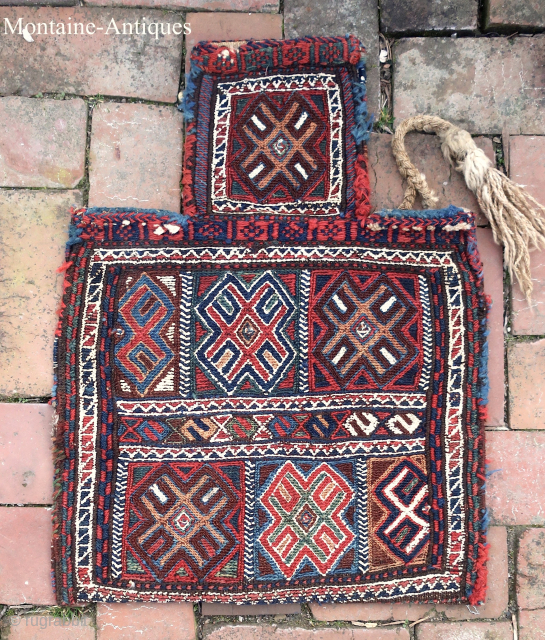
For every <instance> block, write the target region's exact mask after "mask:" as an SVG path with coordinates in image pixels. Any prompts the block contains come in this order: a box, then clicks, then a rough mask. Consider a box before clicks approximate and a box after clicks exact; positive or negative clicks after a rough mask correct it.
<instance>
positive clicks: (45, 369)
mask: <svg viewBox="0 0 545 640" xmlns="http://www.w3.org/2000/svg"><path fill="white" fill-rule="evenodd" d="M72 205H81V193H80V192H79V191H57V192H48V191H26V190H16V191H9V190H5V189H3V190H0V243H1V245H2V263H1V265H0V336H1V341H0V342H1V345H0V395H6V396H47V395H49V394H50V393H51V387H52V385H53V364H52V363H53V338H54V332H55V327H56V324H57V320H58V318H57V314H56V311H57V307H58V305H59V300H60V293H61V287H62V280H63V275H62V274H59V273H57V269H58V267H59V266H60V265H61V264H62V262H63V261H64V246H65V242H66V240H67V238H68V226H69V223H70V214H69V209H70V207H71V206H72ZM0 602H1V600H0Z"/></svg>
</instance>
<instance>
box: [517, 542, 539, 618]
mask: <svg viewBox="0 0 545 640" xmlns="http://www.w3.org/2000/svg"><path fill="white" fill-rule="evenodd" d="M544 594H545V530H544V529H528V530H527V531H525V532H524V533H523V534H522V536H521V537H520V540H519V551H518V563H517V602H518V605H519V607H520V608H521V609H542V608H543V606H544V605H545V597H544Z"/></svg>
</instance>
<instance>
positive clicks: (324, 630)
mask: <svg viewBox="0 0 545 640" xmlns="http://www.w3.org/2000/svg"><path fill="white" fill-rule="evenodd" d="M205 629H206V627H205ZM204 637H205V640H409V632H408V631H407V629H405V628H403V627H400V626H399V627H380V628H378V627H377V628H375V629H362V628H358V627H352V628H344V629H337V628H328V627H321V628H319V629H301V628H292V627H277V626H276V625H274V626H273V625H270V626H255V625H226V626H222V627H216V628H214V629H211V630H210V632H209V633H208V634H206V635H205V636H204Z"/></svg>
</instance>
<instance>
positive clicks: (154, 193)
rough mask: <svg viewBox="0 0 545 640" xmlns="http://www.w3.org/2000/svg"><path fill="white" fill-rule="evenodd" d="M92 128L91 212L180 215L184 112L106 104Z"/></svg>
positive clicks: (94, 114) (100, 107) (143, 106)
mask: <svg viewBox="0 0 545 640" xmlns="http://www.w3.org/2000/svg"><path fill="white" fill-rule="evenodd" d="M92 126H93V130H92V137H91V154H90V165H91V169H90V172H89V179H90V183H91V188H90V191H89V205H90V206H93V207H94V206H106V207H108V206H111V207H130V206H134V207H142V208H145V209H168V210H170V211H180V179H181V177H182V146H183V140H182V126H183V116H182V114H181V113H180V111H178V110H177V109H176V108H175V107H158V106H152V105H148V104H116V103H113V102H105V103H103V104H101V105H99V106H98V107H97V108H96V109H95V110H94V112H93V125H92Z"/></svg>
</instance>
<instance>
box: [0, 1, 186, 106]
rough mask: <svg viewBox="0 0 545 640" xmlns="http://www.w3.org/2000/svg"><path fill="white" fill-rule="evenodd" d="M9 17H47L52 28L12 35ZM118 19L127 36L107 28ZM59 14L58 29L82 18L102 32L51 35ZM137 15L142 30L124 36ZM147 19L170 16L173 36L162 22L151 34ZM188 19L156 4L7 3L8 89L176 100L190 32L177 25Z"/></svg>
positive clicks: (3, 45) (4, 86) (0, 18)
mask: <svg viewBox="0 0 545 640" xmlns="http://www.w3.org/2000/svg"><path fill="white" fill-rule="evenodd" d="M5 18H8V19H9V21H10V24H12V25H14V24H15V23H16V22H17V20H18V19H19V18H21V19H22V23H21V24H22V25H23V27H24V25H26V24H29V23H32V24H38V23H42V24H46V25H47V27H48V34H47V35H44V34H43V33H42V34H41V35H37V34H35V35H33V38H34V42H27V41H26V40H25V39H24V38H22V37H21V35H19V33H17V31H16V32H15V33H14V34H12V33H11V31H10V30H9V29H8V32H7V33H4V29H5V26H4V25H5V22H4V19H5ZM112 20H114V21H115V25H116V26H117V28H118V29H119V31H120V32H121V33H120V34H119V35H117V34H116V33H115V30H114V29H113V27H112V28H111V29H110V32H109V33H107V31H108V27H109V26H110V24H111V21H112ZM51 21H53V23H54V29H55V30H56V29H57V27H56V25H57V24H64V25H68V24H72V25H73V24H75V23H79V24H83V25H84V28H85V29H86V27H87V25H89V24H93V25H95V28H96V32H95V33H94V35H87V33H86V35H81V34H79V33H78V35H68V34H66V35H50V26H51V25H50V23H51ZM136 21H139V26H138V31H139V34H138V35H136V33H134V34H133V35H132V36H131V35H129V34H127V35H123V34H122V29H123V26H122V25H123V24H124V23H126V24H129V23H132V24H133V25H134V24H135V23H136ZM143 21H145V23H146V24H148V25H149V24H151V23H158V24H160V23H163V24H164V25H165V27H164V29H165V31H166V25H167V24H168V25H170V35H168V34H167V35H165V36H163V35H162V34H161V29H160V28H159V34H160V35H159V37H158V38H157V39H156V38H155V36H154V35H151V34H149V33H148V31H147V30H146V34H145V35H143V34H142V31H143V27H142V24H143ZM181 22H183V20H182V18H181V16H179V15H176V14H174V13H165V12H163V11H154V10H151V9H147V10H145V11H143V10H141V9H97V8H93V7H75V8H45V7H41V8H31V7H27V8H20V9H10V8H2V9H0V25H1V37H0V69H2V73H1V74H0V95H10V94H17V95H22V96H32V95H35V94H37V93H40V92H41V93H45V92H66V93H75V94H79V95H95V94H102V95H108V96H127V97H130V98H144V99H146V100H156V101H159V102H175V100H176V96H177V94H178V86H179V80H180V69H181V64H182V45H183V36H182V35H174V34H173V33H172V28H173V25H174V24H178V23H181ZM99 28H100V29H102V31H99V30H98V29H99ZM67 29H68V27H65V30H67ZM180 29H181V27H180V28H177V31H180ZM126 30H127V31H128V30H129V29H128V27H127V28H126ZM42 31H43V28H42ZM89 31H90V32H91V33H92V31H93V27H89ZM180 33H181V32H180ZM44 61H45V62H46V64H44Z"/></svg>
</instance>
